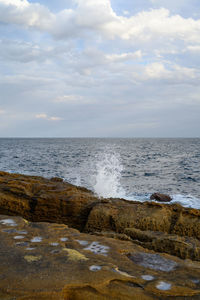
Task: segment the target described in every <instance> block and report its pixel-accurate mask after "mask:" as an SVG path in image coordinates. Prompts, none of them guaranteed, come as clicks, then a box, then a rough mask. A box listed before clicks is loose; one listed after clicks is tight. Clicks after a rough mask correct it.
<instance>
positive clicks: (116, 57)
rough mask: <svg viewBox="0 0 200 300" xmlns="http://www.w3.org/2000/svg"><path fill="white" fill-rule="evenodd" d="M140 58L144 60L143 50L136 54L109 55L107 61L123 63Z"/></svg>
mask: <svg viewBox="0 0 200 300" xmlns="http://www.w3.org/2000/svg"><path fill="white" fill-rule="evenodd" d="M138 58H142V52H141V50H138V51H136V52H134V53H121V54H108V55H106V59H107V60H108V61H111V62H123V61H126V60H135V59H138Z"/></svg>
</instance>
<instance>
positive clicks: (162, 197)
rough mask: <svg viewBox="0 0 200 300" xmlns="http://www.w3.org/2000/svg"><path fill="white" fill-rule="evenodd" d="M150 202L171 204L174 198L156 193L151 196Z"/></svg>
mask: <svg viewBox="0 0 200 300" xmlns="http://www.w3.org/2000/svg"><path fill="white" fill-rule="evenodd" d="M150 200H156V201H159V202H170V201H172V198H171V197H170V196H169V195H165V194H160V193H154V194H152V195H151V197H150Z"/></svg>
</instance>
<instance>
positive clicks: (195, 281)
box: [191, 278, 200, 284]
mask: <svg viewBox="0 0 200 300" xmlns="http://www.w3.org/2000/svg"><path fill="white" fill-rule="evenodd" d="M191 281H192V282H193V283H196V284H197V283H199V282H200V280H199V279H197V278H193V279H191Z"/></svg>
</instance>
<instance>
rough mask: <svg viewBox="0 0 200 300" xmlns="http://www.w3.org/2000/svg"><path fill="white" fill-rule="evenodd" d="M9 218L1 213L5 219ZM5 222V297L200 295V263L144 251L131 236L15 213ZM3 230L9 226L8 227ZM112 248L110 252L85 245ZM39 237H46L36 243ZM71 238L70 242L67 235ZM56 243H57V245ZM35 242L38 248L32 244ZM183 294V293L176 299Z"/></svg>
mask: <svg viewBox="0 0 200 300" xmlns="http://www.w3.org/2000/svg"><path fill="white" fill-rule="evenodd" d="M7 218H8V217H7V216H3V215H0V221H3V220H6V219H7ZM11 220H12V221H13V222H14V223H15V224H16V227H15V229H16V230H17V231H26V235H25V237H24V242H26V243H28V244H29V246H30V247H31V248H30V249H31V251H30V249H29V250H28V248H27V244H24V245H23V244H22V245H21V246H20V247H19V246H17V245H16V243H15V241H14V239H13V237H14V236H15V232H12V231H9V229H13V227H12V222H10V223H6V222H0V249H1V251H0V265H1V268H0V279H1V280H0V298H1V299H9V300H11V299H15V300H36V299H37V300H55V299H56V300H57V299H58V300H70V299H73V300H94V299H98V300H116V299H118V300H138V299H141V300H144V299H146V300H160V299H162V300H165V299H166V300H167V299H176V297H181V299H182V298H184V299H190V298H191V300H192V299H198V297H200V282H199V281H198V280H197V279H198V278H200V263H199V262H195V263H192V262H191V261H184V260H181V259H178V258H177V257H174V256H170V255H166V254H158V253H155V252H153V251H149V250H145V249H144V248H142V247H141V246H138V245H136V244H133V243H132V242H130V241H120V240H116V239H112V238H105V237H102V236H95V235H90V234H86V233H80V232H79V231H77V230H76V229H72V228H69V227H68V226H67V225H62V224H56V223H31V222H27V221H26V220H25V219H23V218H21V217H12V218H11ZM3 229H6V231H5V230H3ZM77 236H78V237H79V241H87V242H88V245H90V246H91V245H95V246H97V245H100V246H102V245H103V246H104V247H107V248H106V249H107V250H108V249H109V251H107V255H106V256H105V255H102V253H99V252H98V251H88V249H85V245H83V244H81V243H78V242H77ZM34 237H42V239H40V241H39V240H38V242H37V243H34V242H33V239H34ZM63 238H66V240H65V241H63V240H62V239H63ZM52 243H57V245H55V246H54V247H53V248H54V250H56V251H54V252H52V246H51V244H52ZM33 245H34V247H32V246H33ZM177 299H178V298H177Z"/></svg>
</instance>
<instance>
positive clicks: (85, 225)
mask: <svg viewBox="0 0 200 300" xmlns="http://www.w3.org/2000/svg"><path fill="white" fill-rule="evenodd" d="M0 213H3V214H7V215H21V216H22V217H24V218H26V219H28V220H30V221H34V222H39V221H40V222H56V223H64V224H67V225H69V226H70V227H73V228H77V229H79V230H81V231H82V232H83V231H84V232H89V233H93V234H99V235H102V236H109V237H113V238H117V239H120V240H127V241H128V240H130V241H132V242H134V243H137V244H139V245H141V246H142V247H145V248H148V249H152V250H155V251H157V252H166V253H169V254H173V255H177V256H178V257H180V258H189V259H192V260H200V242H199V240H200V210H197V209H191V208H184V207H182V206H180V205H177V204H170V205H169V204H163V203H156V202H145V203H141V202H137V201H126V200H123V199H98V198H97V197H95V195H94V194H93V193H92V192H91V191H89V190H87V189H86V188H82V187H76V186H74V185H71V184H68V183H66V182H63V181H62V180H59V179H58V178H56V179H55V178H54V179H45V178H42V177H37V176H25V175H20V174H9V173H6V172H0ZM0 224H2V225H3V224H7V225H10V227H13V229H14V228H16V226H17V224H16V223H15V222H14V221H13V220H12V219H11V218H10V217H7V218H6V219H5V220H2V221H1V222H0ZM9 230H12V228H10V229H9ZM18 235H19V236H20V235H23V234H16V236H18ZM36 237H37V236H36ZM33 238H34V237H33ZM60 238H61V239H65V237H60ZM78 239H79V238H77V240H78ZM80 240H81V239H80ZM63 241H64V240H63ZM54 242H55V241H54ZM36 243H37V241H36ZM30 248H31V247H30Z"/></svg>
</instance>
